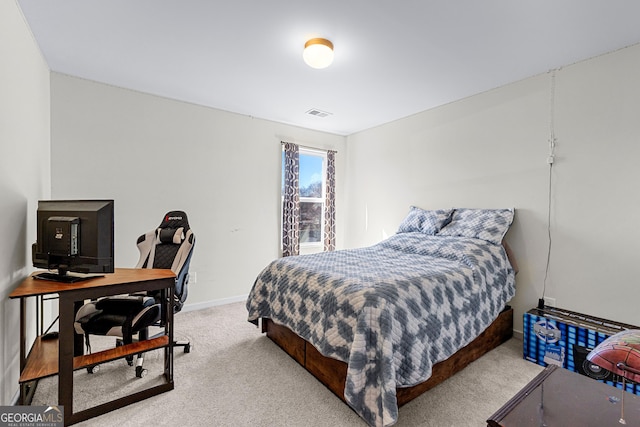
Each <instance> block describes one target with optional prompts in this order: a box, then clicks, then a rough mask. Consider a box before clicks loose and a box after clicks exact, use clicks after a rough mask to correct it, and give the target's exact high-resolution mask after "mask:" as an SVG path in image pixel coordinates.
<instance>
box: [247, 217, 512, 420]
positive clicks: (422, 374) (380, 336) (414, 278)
mask: <svg viewBox="0 0 640 427" xmlns="http://www.w3.org/2000/svg"><path fill="white" fill-rule="evenodd" d="M513 215H514V210H513V209H451V210H437V211H427V210H423V209H420V208H417V207H411V209H410V211H409V214H408V215H407V216H406V217H405V219H404V220H403V221H402V223H401V224H400V227H399V229H398V232H397V233H396V234H395V235H393V236H391V237H389V238H388V239H385V240H384V241H382V242H380V243H377V244H375V245H372V246H369V247H366V248H359V249H346V250H339V251H333V252H323V253H319V254H312V255H302V256H293V257H286V258H280V259H277V260H275V261H273V262H271V263H270V264H269V265H268V266H267V267H266V268H265V269H264V270H263V271H262V272H261V273H260V275H259V276H258V278H257V279H256V281H255V283H254V285H253V288H252V290H251V292H250V294H249V297H248V299H247V310H248V320H249V321H250V322H253V323H255V324H258V320H259V319H262V327H263V331H265V332H266V333H267V336H269V337H270V338H271V339H272V340H274V341H275V342H276V343H277V344H278V345H280V346H281V347H282V348H283V349H284V350H285V351H287V353H289V354H290V355H291V356H292V357H293V358H294V359H296V360H297V361H298V362H299V363H300V364H301V365H302V366H304V367H305V368H306V369H307V370H308V371H309V372H311V373H312V374H313V375H315V376H316V377H317V378H318V379H319V380H320V381H321V382H323V383H324V384H325V385H327V387H329V389H331V390H332V391H333V392H334V393H336V394H337V395H338V396H339V397H340V398H342V399H343V400H344V401H345V402H346V403H347V404H348V405H349V406H350V407H351V408H352V409H353V410H354V411H356V413H358V415H360V416H361V417H362V418H363V419H364V420H365V421H366V422H367V423H368V424H369V425H375V426H387V425H392V424H394V423H395V422H396V421H397V418H398V408H399V406H401V405H402V404H404V403H406V402H408V401H409V400H411V399H413V398H414V397H416V396H417V395H419V394H420V393H422V392H424V391H426V390H428V389H429V388H431V387H433V386H434V385H435V384H437V383H438V382H441V381H442V380H444V379H445V378H447V377H448V376H450V375H452V374H453V373H455V372H457V371H459V370H460V369H462V368H463V367H464V366H466V365H467V364H468V363H470V362H471V361H473V360H475V359H476V358H478V357H480V356H481V355H482V354H484V353H485V352H486V351H488V350H490V349H491V348H494V347H496V346H497V345H499V344H500V343H502V342H504V341H506V340H507V339H508V338H509V337H510V336H511V334H512V323H513V312H512V310H511V309H510V308H509V307H508V305H507V304H508V302H509V301H510V300H511V298H513V296H514V294H515V270H514V266H515V263H514V260H513V259H512V258H511V259H510V257H509V255H510V253H509V254H508V251H507V249H506V248H505V246H504V244H503V239H504V235H505V234H506V232H507V230H508V228H509V226H510V225H511V223H512V221H513Z"/></svg>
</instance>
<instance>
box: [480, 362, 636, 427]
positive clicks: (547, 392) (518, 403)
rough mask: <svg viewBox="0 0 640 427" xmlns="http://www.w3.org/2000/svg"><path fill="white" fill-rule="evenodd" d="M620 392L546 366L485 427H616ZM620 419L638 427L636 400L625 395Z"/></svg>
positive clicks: (634, 397) (627, 393) (586, 378)
mask: <svg viewBox="0 0 640 427" xmlns="http://www.w3.org/2000/svg"><path fill="white" fill-rule="evenodd" d="M621 397H622V390H621V389H618V388H615V387H613V386H610V385H607V384H605V383H602V382H599V381H596V380H594V379H592V378H589V377H586V376H584V375H580V374H577V373H575V372H571V371H569V370H567V369H562V368H559V367H557V366H555V365H549V366H547V367H546V368H545V370H544V371H542V372H541V373H540V374H538V376H536V377H535V378H534V379H533V380H531V382H530V383H529V384H527V385H526V386H525V387H524V388H523V389H522V390H520V391H519V392H518V394H516V395H515V396H514V397H513V398H512V399H511V400H509V401H508V402H507V403H505V404H504V406H503V407H502V408H500V409H498V411H497V412H496V413H495V414H493V415H492V416H491V418H489V419H488V420H487V426H488V427H539V426H547V427H587V426H597V427H616V426H621V425H622V424H620V423H618V420H619V419H620V405H621V402H620V399H621ZM624 418H625V420H626V422H627V425H628V426H640V397H639V396H637V395H635V394H632V393H629V392H625V395H624Z"/></svg>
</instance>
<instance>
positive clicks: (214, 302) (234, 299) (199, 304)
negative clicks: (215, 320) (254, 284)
mask: <svg viewBox="0 0 640 427" xmlns="http://www.w3.org/2000/svg"><path fill="white" fill-rule="evenodd" d="M247 297H248V295H238V296H235V297H229V298H222V299H216V300H211V301H204V302H197V303H194V304H185V305H184V307H182V311H183V312H185V311H195V310H202V309H204V308H209V307H215V306H218V305H225V304H232V303H235V302H242V301H246V300H247Z"/></svg>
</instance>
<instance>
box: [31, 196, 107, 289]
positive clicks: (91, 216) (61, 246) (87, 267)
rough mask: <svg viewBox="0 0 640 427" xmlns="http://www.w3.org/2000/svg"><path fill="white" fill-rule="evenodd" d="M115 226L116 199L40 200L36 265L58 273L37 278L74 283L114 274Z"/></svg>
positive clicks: (34, 262)
mask: <svg viewBox="0 0 640 427" xmlns="http://www.w3.org/2000/svg"><path fill="white" fill-rule="evenodd" d="M113 223H114V215H113V200H40V201H39V202H38V212H37V230H36V233H37V237H36V238H37V240H36V242H35V243H34V244H33V246H32V257H33V266H34V267H37V268H44V269H47V270H57V271H56V272H53V271H49V272H43V273H38V274H36V275H34V277H35V278H38V279H45V280H55V281H60V282H68V283H70V282H76V281H79V280H83V279H87V278H88V277H87V276H86V275H91V276H89V277H95V275H102V274H106V273H113V271H114V256H113V244H114V232H113ZM68 272H73V273H80V274H67V273H68Z"/></svg>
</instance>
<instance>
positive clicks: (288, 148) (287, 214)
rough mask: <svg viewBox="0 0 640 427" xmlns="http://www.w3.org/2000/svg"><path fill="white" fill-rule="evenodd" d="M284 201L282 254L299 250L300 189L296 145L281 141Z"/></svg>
mask: <svg viewBox="0 0 640 427" xmlns="http://www.w3.org/2000/svg"><path fill="white" fill-rule="evenodd" d="M282 144H283V148H284V203H283V206H282V256H283V257H285V256H291V255H298V253H299V252H300V236H299V234H300V190H299V183H298V174H299V170H300V169H299V168H300V156H299V154H298V153H299V150H298V146H297V145H296V144H292V143H289V142H283V143H282Z"/></svg>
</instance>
